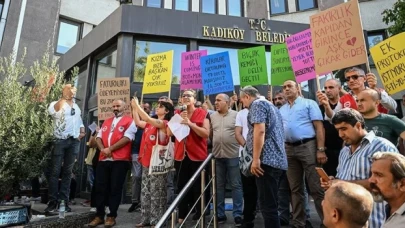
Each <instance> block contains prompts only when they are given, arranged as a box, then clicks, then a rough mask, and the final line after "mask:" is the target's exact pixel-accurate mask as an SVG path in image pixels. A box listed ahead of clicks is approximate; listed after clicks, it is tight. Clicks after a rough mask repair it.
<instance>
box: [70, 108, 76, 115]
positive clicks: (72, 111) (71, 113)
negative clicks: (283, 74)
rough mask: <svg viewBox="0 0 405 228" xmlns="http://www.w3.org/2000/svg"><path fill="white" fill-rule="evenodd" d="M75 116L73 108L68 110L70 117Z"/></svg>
mask: <svg viewBox="0 0 405 228" xmlns="http://www.w3.org/2000/svg"><path fill="white" fill-rule="evenodd" d="M75 114H76V110H75V109H74V108H72V109H71V110H70V115H72V116H74V115H75Z"/></svg>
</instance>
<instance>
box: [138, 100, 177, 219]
mask: <svg viewBox="0 0 405 228" xmlns="http://www.w3.org/2000/svg"><path fill="white" fill-rule="evenodd" d="M131 105H132V110H133V113H134V121H135V124H136V125H137V126H138V127H139V128H143V129H144V132H143V135H142V143H141V148H140V151H139V161H140V163H141V165H142V192H141V215H142V216H141V217H142V219H141V222H140V223H139V224H136V225H135V227H147V226H154V225H156V224H157V222H158V221H159V219H160V218H161V217H162V216H163V214H164V212H165V210H166V205H167V204H166V202H167V196H166V195H167V187H166V182H167V173H166V174H158V175H154V174H152V175H150V174H149V166H150V161H151V156H152V149H153V146H155V145H156V140H158V144H159V145H163V146H165V145H167V144H168V143H169V142H170V137H169V136H168V135H167V133H166V129H167V123H168V122H169V120H170V119H171V118H172V116H173V114H174V108H173V105H172V104H170V103H169V102H163V101H162V102H159V105H158V107H157V109H156V115H157V119H155V118H152V117H150V116H149V115H148V114H147V113H146V112H145V111H144V110H143V108H142V107H141V106H140V105H139V102H138V98H134V99H133V100H132V102H131ZM141 119H142V120H141Z"/></svg>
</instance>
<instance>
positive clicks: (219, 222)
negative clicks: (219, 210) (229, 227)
mask: <svg viewBox="0 0 405 228" xmlns="http://www.w3.org/2000/svg"><path fill="white" fill-rule="evenodd" d="M226 220H227V218H226V216H225V217H218V224H224V223H225V222H226Z"/></svg>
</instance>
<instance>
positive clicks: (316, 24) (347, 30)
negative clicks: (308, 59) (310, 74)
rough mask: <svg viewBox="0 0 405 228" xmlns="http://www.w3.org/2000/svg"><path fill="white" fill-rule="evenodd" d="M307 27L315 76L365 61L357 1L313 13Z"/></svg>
mask: <svg viewBox="0 0 405 228" xmlns="http://www.w3.org/2000/svg"><path fill="white" fill-rule="evenodd" d="M310 26H311V32H312V48H313V51H314V57H315V71H316V73H317V74H318V75H320V74H322V73H325V72H330V71H334V70H339V69H343V68H346V67H349V66H354V65H360V64H363V63H367V62H368V59H367V52H366V44H365V41H364V34H363V28H362V25H361V19H360V10H359V3H358V1H357V0H352V1H349V2H347V3H343V4H340V5H337V6H335V7H332V8H330V9H327V10H325V11H322V12H320V13H317V14H315V15H312V16H311V17H310Z"/></svg>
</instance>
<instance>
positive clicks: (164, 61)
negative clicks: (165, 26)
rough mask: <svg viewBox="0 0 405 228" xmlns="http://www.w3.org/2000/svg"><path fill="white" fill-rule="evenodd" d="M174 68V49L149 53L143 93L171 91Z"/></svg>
mask: <svg viewBox="0 0 405 228" xmlns="http://www.w3.org/2000/svg"><path fill="white" fill-rule="evenodd" d="M172 69H173V51H167V52H162V53H157V54H151V55H148V58H147V61H146V69H145V78H144V81H143V88H142V93H143V94H149V93H161V92H168V91H170V87H171V78H172V71H173V70H172Z"/></svg>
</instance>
